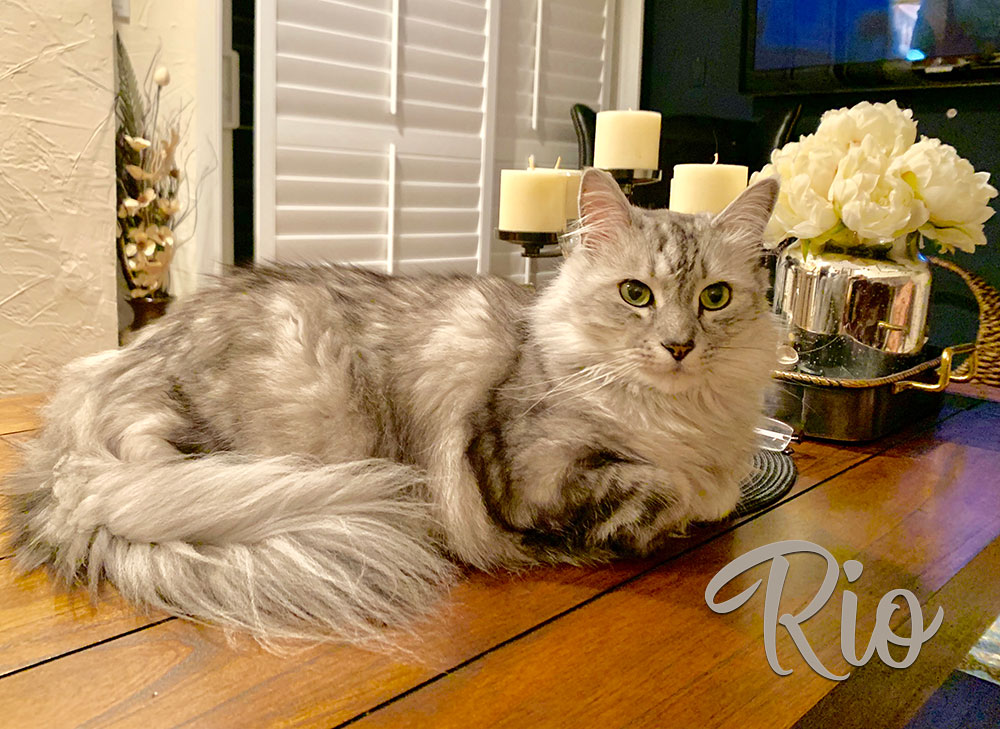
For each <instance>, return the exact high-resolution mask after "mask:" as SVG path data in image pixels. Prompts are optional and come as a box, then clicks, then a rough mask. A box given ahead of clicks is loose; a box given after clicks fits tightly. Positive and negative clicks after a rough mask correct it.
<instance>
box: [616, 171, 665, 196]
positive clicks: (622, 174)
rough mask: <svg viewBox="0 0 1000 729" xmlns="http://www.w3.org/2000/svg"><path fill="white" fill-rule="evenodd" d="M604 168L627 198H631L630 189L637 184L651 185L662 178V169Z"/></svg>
mask: <svg viewBox="0 0 1000 729" xmlns="http://www.w3.org/2000/svg"><path fill="white" fill-rule="evenodd" d="M602 169H604V171H605V172H607V173H608V174H609V175H611V176H612V177H614V178H615V182H617V183H618V186H619V187H621V189H622V192H624V193H625V197H627V198H628V199H629V200H631V199H632V191H633V189H634V188H636V187H637V186H639V185H652V184H653V183H654V182H659V181H660V180H661V179H663V171H662V170H641V169H635V170H618V169H605V168H602Z"/></svg>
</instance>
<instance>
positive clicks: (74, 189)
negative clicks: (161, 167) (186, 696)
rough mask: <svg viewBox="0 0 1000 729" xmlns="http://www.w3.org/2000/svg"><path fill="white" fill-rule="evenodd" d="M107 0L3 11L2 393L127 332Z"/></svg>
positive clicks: (46, 383)
mask: <svg viewBox="0 0 1000 729" xmlns="http://www.w3.org/2000/svg"><path fill="white" fill-rule="evenodd" d="M112 58H113V45H112V33H111V3H110V2H108V0H74V1H73V2H71V3H69V2H65V0H9V1H7V2H4V3H3V10H2V12H0V396H3V395H10V394H16V393H27V392H36V391H44V390H47V389H49V388H50V385H51V378H52V375H53V374H54V373H55V371H56V370H57V369H58V367H59V366H60V365H62V364H63V363H65V362H67V361H69V360H71V359H73V358H74V357H77V356H79V355H83V354H88V353H91V352H95V351H98V350H101V349H106V348H109V347H113V346H115V345H116V343H117V330H116V314H115V265H116V262H115V244H114V237H115V233H114V226H115V184H114V146H113V145H114V120H113V117H112V98H113V91H112V89H113V85H114V81H113V64H112Z"/></svg>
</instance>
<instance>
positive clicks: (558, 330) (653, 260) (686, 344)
mask: <svg viewBox="0 0 1000 729" xmlns="http://www.w3.org/2000/svg"><path fill="white" fill-rule="evenodd" d="M584 185H585V186H584V187H583V192H582V201H583V212H584V215H586V216H587V217H586V220H587V226H586V227H585V228H584V230H583V232H582V234H581V236H580V238H579V240H578V241H577V243H576V245H575V246H574V249H573V250H572V251H571V252H570V254H569V256H568V257H567V260H566V262H565V264H564V265H563V269H562V271H561V272H560V275H559V277H558V279H557V280H556V281H555V282H554V283H553V285H552V287H551V288H550V290H549V291H547V292H546V293H545V294H544V296H543V297H542V299H543V301H542V302H540V309H548V314H547V315H548V316H549V317H550V318H551V320H552V321H551V323H550V325H549V326H546V327H545V330H546V331H547V333H548V336H549V337H551V339H552V341H551V345H548V344H547V345H546V347H547V348H548V352H549V353H550V355H552V356H554V357H555V358H556V360H557V361H558V362H560V364H562V365H564V366H567V367H569V368H570V369H572V368H574V367H592V368H594V371H595V372H598V373H600V372H604V373H606V376H607V377H608V378H609V379H615V380H618V381H621V382H633V383H641V384H644V385H647V386H652V387H655V388H656V389H658V390H661V391H663V392H667V393H677V392H681V391H684V390H688V389H690V388H692V387H696V386H698V385H699V384H701V383H703V382H705V381H706V378H710V377H713V376H722V377H726V378H727V379H732V375H734V374H738V372H739V370H740V369H741V368H746V367H752V368H756V369H758V370H759V369H760V367H761V366H762V365H761V362H764V363H765V365H766V363H767V362H770V360H773V357H774V344H775V343H774V338H773V334H774V330H773V324H772V321H771V318H770V314H769V310H768V305H767V301H766V298H765V294H766V289H767V276H766V273H765V271H764V269H763V267H762V266H761V253H762V249H761V247H760V239H761V233H762V231H763V228H764V225H765V224H766V222H767V219H768V217H769V215H770V212H771V207H772V206H773V200H774V196H775V194H776V190H777V186H776V183H774V182H773V181H767V182H766V183H762V184H760V185H757V186H755V188H754V189H752V190H748V191H747V193H744V195H743V196H742V197H741V198H740V199H739V200H738V201H737V202H735V203H734V204H733V205H732V206H730V208H729V209H728V210H727V211H725V212H724V213H722V214H720V215H719V216H717V217H716V218H715V219H713V218H712V217H711V216H709V215H682V214H677V213H671V212H669V211H666V210H657V211H652V210H642V209H639V208H634V207H632V206H630V205H628V203H627V201H626V200H625V198H624V197H623V196H622V195H621V193H620V191H619V190H618V187H617V185H615V184H614V182H613V180H611V179H610V177H608V176H607V175H606V174H604V173H601V172H598V171H593V172H590V171H588V172H587V174H586V175H585V177H584Z"/></svg>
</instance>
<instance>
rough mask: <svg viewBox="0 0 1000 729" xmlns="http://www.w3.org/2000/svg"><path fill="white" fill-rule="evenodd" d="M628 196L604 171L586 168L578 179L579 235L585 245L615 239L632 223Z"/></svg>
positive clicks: (604, 242) (592, 245)
mask: <svg viewBox="0 0 1000 729" xmlns="http://www.w3.org/2000/svg"><path fill="white" fill-rule="evenodd" d="M630 208H631V205H630V204H629V201H628V198H626V197H625V195H624V193H622V190H621V188H620V187H618V183H617V182H615V179H614V178H613V177H612V176H611V175H609V174H608V173H607V172H605V171H604V170H599V169H596V168H594V167H590V168H587V169H586V170H584V172H583V177H582V178H581V180H580V226H581V227H580V237H581V242H582V243H583V245H584V246H586V247H588V248H599V247H601V246H603V245H605V244H607V243H609V242H612V241H614V240H615V239H616V238H617V237H618V235H619V234H620V233H621V231H622V230H624V229H625V228H627V227H628V226H629V225H631V220H632V213H631V211H630Z"/></svg>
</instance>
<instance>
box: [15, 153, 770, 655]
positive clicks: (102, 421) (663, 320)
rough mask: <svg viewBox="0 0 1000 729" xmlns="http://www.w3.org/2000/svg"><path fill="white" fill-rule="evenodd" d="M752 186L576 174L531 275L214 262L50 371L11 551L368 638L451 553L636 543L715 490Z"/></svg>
mask: <svg viewBox="0 0 1000 729" xmlns="http://www.w3.org/2000/svg"><path fill="white" fill-rule="evenodd" d="M777 190H778V185H777V182H776V181H775V180H773V179H768V180H763V181H761V182H758V183H757V184H755V185H754V186H753V187H751V188H749V189H748V190H747V191H746V192H744V193H743V194H742V195H741V196H740V197H739V198H738V199H736V200H735V201H734V202H733V203H732V204H731V205H730V206H729V207H728V208H727V209H726V210H725V211H723V212H722V213H720V214H718V215H717V216H714V217H713V216H710V215H708V214H700V215H683V214H677V213H671V212H669V211H665V210H643V209H640V208H637V207H633V206H631V205H630V204H629V203H628V201H627V200H626V198H625V197H624V196H623V195H622V193H621V191H620V190H619V188H618V186H617V185H616V184H615V182H614V181H613V180H612V179H611V177H610V176H609V175H608V174H606V173H604V172H601V171H598V170H587V171H586V172H585V174H584V176H583V180H582V187H581V206H582V211H583V221H584V225H583V226H582V227H581V228H580V229H579V231H578V232H577V233H576V234H575V235H574V236H573V241H572V245H571V246H569V250H568V255H567V258H566V260H565V262H564V263H563V265H562V267H561V269H560V271H559V273H558V275H557V276H556V278H555V280H554V281H553V282H552V283H551V284H550V285H549V286H548V287H547V288H546V289H545V290H544V291H543V292H542V293H540V294H539V295H537V296H535V295H533V294H531V293H530V292H529V291H527V290H525V289H523V288H522V287H520V286H518V285H516V284H514V283H512V282H509V281H507V280H505V279H502V278H499V277H494V276H465V275H431V274H428V275H418V276H387V275H383V274H380V273H376V272H372V271H368V270H362V269H358V268H351V267H346V266H337V265H326V266H315V267H307V266H301V267H294V266H286V267H267V268H262V269H259V270H255V271H246V272H239V273H235V274H233V275H232V276H230V277H228V278H226V279H224V280H222V281H221V282H220V283H219V284H218V285H217V286H216V287H215V288H213V289H211V290H209V291H206V292H204V293H202V294H200V295H198V296H197V297H193V298H192V299H190V300H188V301H185V302H183V303H182V304H181V305H180V306H178V307H177V308H176V309H175V310H174V311H172V312H170V313H169V314H168V315H167V316H166V317H164V318H163V319H162V320H161V321H160V322H159V323H158V324H156V325H154V326H151V327H149V328H148V330H147V331H146V332H145V333H144V334H143V335H142V336H140V337H139V338H138V339H137V340H136V341H135V342H134V343H132V344H131V345H130V346H128V347H126V348H124V349H120V350H115V351H108V352H104V353H101V354H97V355H93V356H89V357H85V358H83V359H80V360H78V361H76V362H74V363H72V364H70V365H69V366H68V367H67V368H66V369H65V371H64V373H63V375H62V378H61V381H60V384H59V386H58V388H57V389H56V391H55V393H54V395H53V397H52V399H51V401H50V402H49V403H48V405H47V406H46V407H45V408H44V411H43V414H44V424H43V427H42V429H41V431H40V435H39V437H38V438H36V439H35V440H34V441H33V442H31V443H30V444H29V445H28V446H27V450H26V452H25V459H24V465H23V466H22V467H21V468H20V470H19V471H17V472H16V473H15V474H13V475H12V476H11V477H10V478H9V479H8V481H7V483H6V485H5V491H6V492H7V493H8V494H10V495H12V501H13V509H12V514H13V515H12V525H11V526H12V532H13V535H14V537H13V539H14V547H15V550H16V551H15V554H16V559H17V564H18V565H19V566H20V568H21V569H25V570H27V569H32V568H35V567H38V566H40V565H43V564H48V565H50V566H51V567H52V568H53V569H54V571H55V572H56V573H57V575H58V576H61V577H62V578H64V579H65V580H67V581H74V580H79V581H86V582H88V583H89V585H90V587H91V589H92V590H95V591H96V590H97V588H98V585H99V584H100V582H101V581H102V580H104V579H107V580H109V581H110V582H112V583H113V584H114V585H116V586H117V588H118V589H119V591H120V592H121V593H122V594H123V595H124V596H125V597H126V598H127V599H129V600H132V601H135V602H138V603H142V604H145V605H148V606H152V607H154V608H157V609H160V610H164V611H167V612H169V613H172V614H175V615H180V616H183V617H187V618H191V619H194V620H198V621H204V622H209V623H214V624H218V625H221V626H223V627H225V628H227V629H235V630H239V631H247V632H249V633H251V634H253V635H254V636H255V637H257V638H258V639H259V640H261V641H264V642H269V641H274V640H276V639H286V638H306V639H336V640H341V641H352V642H364V643H366V644H371V643H373V642H374V643H377V642H378V641H380V640H382V639H383V636H384V635H385V630H384V627H385V626H386V625H389V626H396V625H405V624H406V623H407V622H409V621H411V620H412V619H413V618H415V617H418V616H420V615H424V614H426V613H427V611H428V610H429V609H430V607H431V606H432V605H433V604H434V601H435V599H436V598H437V597H438V596H440V594H441V592H442V588H443V587H444V586H446V585H447V584H448V583H449V582H450V581H451V580H452V579H453V576H454V574H455V568H454V566H453V565H454V563H456V562H457V563H459V564H465V565H471V566H473V567H476V568H481V569H491V568H500V567H503V568H518V567H520V566H525V565H530V564H536V563H552V562H573V563H581V562H593V561H599V560H605V559H608V558H610V557H612V556H614V555H617V554H644V553H647V552H649V551H650V550H652V549H654V548H655V547H656V545H657V544H658V543H662V541H663V540H664V539H665V538H666V537H668V536H670V535H671V534H676V533H678V532H681V531H682V530H683V529H684V527H685V525H686V524H687V523H688V522H690V521H705V520H715V519H719V518H721V517H723V516H725V515H726V514H727V513H728V512H729V511H730V510H731V509H732V508H733V507H734V506H735V504H736V502H737V498H738V495H739V484H740V481H741V480H742V479H743V478H744V477H745V476H747V474H748V473H749V471H750V469H751V461H752V452H753V450H754V447H753V442H754V439H753V433H752V431H753V426H754V424H755V421H756V419H757V417H758V416H759V413H760V409H761V403H762V396H763V392H764V389H765V386H766V384H767V382H768V379H769V371H770V369H771V366H772V363H773V360H774V356H775V344H776V339H777V334H776V332H777V330H776V328H775V325H774V323H773V321H772V318H771V316H770V315H769V313H768V305H767V302H766V299H765V295H766V290H767V275H766V272H765V269H764V268H763V266H762V264H761V261H762V253H763V249H762V242H761V241H762V232H763V229H764V226H765V224H766V222H767V220H768V218H769V217H770V214H771V210H772V208H773V205H774V201H775V197H776V195H777Z"/></svg>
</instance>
